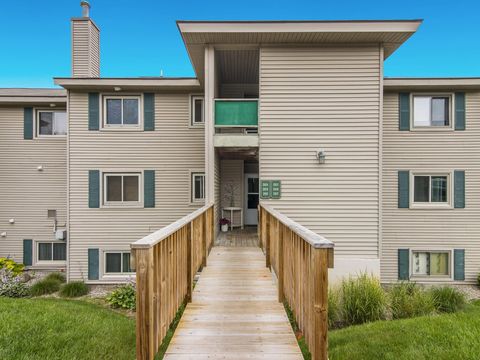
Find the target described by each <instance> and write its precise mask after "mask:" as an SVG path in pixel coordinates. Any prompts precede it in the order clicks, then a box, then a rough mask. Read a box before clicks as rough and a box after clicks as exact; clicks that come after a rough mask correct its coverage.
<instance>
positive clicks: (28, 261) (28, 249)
mask: <svg viewBox="0 0 480 360" xmlns="http://www.w3.org/2000/svg"><path fill="white" fill-rule="evenodd" d="M32 253H33V241H32V240H31V239H23V265H25V266H32Z"/></svg>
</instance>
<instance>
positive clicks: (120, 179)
mask: <svg viewBox="0 0 480 360" xmlns="http://www.w3.org/2000/svg"><path fill="white" fill-rule="evenodd" d="M103 183H104V204H106V205H139V204H140V199H141V196H140V174H138V173H128V174H119V173H105V174H104V182H103Z"/></svg>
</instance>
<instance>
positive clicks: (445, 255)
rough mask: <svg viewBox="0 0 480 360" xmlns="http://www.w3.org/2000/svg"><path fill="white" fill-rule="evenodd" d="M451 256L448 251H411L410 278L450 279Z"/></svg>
mask: <svg viewBox="0 0 480 360" xmlns="http://www.w3.org/2000/svg"><path fill="white" fill-rule="evenodd" d="M451 255H452V252H451V251H449V250H432V251H426V250H412V252H411V259H412V260H411V274H412V277H451V268H452V264H451V262H452V256H451Z"/></svg>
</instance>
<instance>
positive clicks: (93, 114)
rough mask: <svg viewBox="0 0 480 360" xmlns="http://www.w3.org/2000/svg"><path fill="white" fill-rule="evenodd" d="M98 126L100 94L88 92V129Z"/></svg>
mask: <svg viewBox="0 0 480 360" xmlns="http://www.w3.org/2000/svg"><path fill="white" fill-rule="evenodd" d="M99 128H100V95H99V94H98V93H88V130H98V129H99Z"/></svg>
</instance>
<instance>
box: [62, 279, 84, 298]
mask: <svg viewBox="0 0 480 360" xmlns="http://www.w3.org/2000/svg"><path fill="white" fill-rule="evenodd" d="M87 294H88V286H87V285H86V284H85V283H84V282H83V281H72V282H69V283H68V284H65V285H63V286H62V287H61V289H60V296H61V297H66V298H75V297H79V296H84V295H87Z"/></svg>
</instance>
